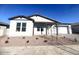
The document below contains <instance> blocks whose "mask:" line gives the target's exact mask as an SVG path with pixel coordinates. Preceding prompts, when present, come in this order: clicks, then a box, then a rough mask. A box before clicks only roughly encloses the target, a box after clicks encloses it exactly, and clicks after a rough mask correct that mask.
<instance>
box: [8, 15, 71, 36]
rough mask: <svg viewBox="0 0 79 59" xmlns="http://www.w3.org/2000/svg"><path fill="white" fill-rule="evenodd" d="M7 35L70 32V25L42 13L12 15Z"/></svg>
mask: <svg viewBox="0 0 79 59" xmlns="http://www.w3.org/2000/svg"><path fill="white" fill-rule="evenodd" d="M9 20H10V28H9V31H8V36H13V37H15V36H33V35H59V34H72V30H71V25H70V24H67V23H61V22H58V21H56V20H53V19H50V18H48V17H45V16H42V15H38V14H35V15H31V16H23V15H20V16H14V17H11V18H9Z"/></svg>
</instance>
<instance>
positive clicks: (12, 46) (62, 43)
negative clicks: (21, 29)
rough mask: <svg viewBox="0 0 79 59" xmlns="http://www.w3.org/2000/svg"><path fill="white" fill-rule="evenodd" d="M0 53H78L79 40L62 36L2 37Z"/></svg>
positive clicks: (0, 39)
mask: <svg viewBox="0 0 79 59" xmlns="http://www.w3.org/2000/svg"><path fill="white" fill-rule="evenodd" d="M77 37H78V36H77ZM0 55H79V42H75V41H74V40H72V39H71V38H68V37H64V36H58V37H57V38H56V37H55V36H33V37H16V38H15V37H10V38H9V37H2V38H0Z"/></svg>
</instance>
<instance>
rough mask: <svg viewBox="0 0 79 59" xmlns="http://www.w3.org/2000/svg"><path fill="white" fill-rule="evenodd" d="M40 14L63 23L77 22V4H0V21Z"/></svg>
mask: <svg viewBox="0 0 79 59" xmlns="http://www.w3.org/2000/svg"><path fill="white" fill-rule="evenodd" d="M33 14H40V15H43V16H46V17H49V18H51V19H56V20H57V21H60V22H64V23H73V22H79V5H78V4H0V21H2V22H6V23H9V20H8V18H10V17H13V16H17V15H25V16H29V15H33Z"/></svg>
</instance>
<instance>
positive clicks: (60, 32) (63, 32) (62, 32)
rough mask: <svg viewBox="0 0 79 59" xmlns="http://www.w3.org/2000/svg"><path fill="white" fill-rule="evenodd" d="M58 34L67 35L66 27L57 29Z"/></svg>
mask: <svg viewBox="0 0 79 59" xmlns="http://www.w3.org/2000/svg"><path fill="white" fill-rule="evenodd" d="M58 33H59V34H68V30H67V27H58Z"/></svg>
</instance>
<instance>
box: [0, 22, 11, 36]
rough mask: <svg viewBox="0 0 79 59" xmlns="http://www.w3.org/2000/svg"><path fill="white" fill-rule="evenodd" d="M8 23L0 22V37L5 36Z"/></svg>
mask: <svg viewBox="0 0 79 59" xmlns="http://www.w3.org/2000/svg"><path fill="white" fill-rule="evenodd" d="M8 27H9V25H8V24H6V23H3V22H0V37H2V36H5V35H6V33H7V28H8Z"/></svg>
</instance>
